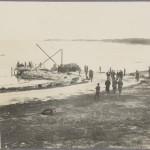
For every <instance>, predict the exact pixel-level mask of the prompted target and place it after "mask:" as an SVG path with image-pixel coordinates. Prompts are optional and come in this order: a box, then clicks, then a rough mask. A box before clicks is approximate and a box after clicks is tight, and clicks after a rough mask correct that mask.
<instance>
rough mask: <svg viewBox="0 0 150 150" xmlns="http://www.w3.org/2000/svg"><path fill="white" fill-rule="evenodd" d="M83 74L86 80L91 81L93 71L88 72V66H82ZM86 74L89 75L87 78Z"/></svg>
mask: <svg viewBox="0 0 150 150" xmlns="http://www.w3.org/2000/svg"><path fill="white" fill-rule="evenodd" d="M84 73H85V77H86V79H87V80H91V82H92V80H93V70H89V67H88V66H86V65H85V66H84ZM88 73H89V76H88Z"/></svg>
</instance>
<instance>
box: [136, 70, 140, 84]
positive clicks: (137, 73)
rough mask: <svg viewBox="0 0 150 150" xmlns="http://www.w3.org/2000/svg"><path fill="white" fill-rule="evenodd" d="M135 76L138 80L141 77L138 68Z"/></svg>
mask: <svg viewBox="0 0 150 150" xmlns="http://www.w3.org/2000/svg"><path fill="white" fill-rule="evenodd" d="M135 78H136V80H137V81H139V78H140V73H139V71H138V70H136V73H135Z"/></svg>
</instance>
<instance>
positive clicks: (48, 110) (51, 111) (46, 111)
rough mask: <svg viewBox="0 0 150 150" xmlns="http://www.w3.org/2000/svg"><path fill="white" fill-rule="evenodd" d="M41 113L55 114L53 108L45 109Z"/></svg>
mask: <svg viewBox="0 0 150 150" xmlns="http://www.w3.org/2000/svg"><path fill="white" fill-rule="evenodd" d="M40 114H42V115H53V110H52V109H50V108H49V109H45V110H43V111H42V112H41V113H40Z"/></svg>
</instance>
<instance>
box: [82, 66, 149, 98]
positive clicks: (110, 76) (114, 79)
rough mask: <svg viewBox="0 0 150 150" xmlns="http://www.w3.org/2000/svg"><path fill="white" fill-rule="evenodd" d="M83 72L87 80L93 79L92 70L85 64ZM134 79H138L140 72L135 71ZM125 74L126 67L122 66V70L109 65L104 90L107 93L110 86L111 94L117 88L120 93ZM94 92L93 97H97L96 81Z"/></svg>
mask: <svg viewBox="0 0 150 150" xmlns="http://www.w3.org/2000/svg"><path fill="white" fill-rule="evenodd" d="M99 72H100V73H101V66H100V67H99ZM148 72H149V78H150V67H149V71H148ZM84 73H85V77H86V79H87V80H91V82H92V80H93V74H94V72H93V70H89V67H88V66H87V65H85V66H84ZM134 75H135V79H136V80H137V81H139V78H140V73H139V71H138V70H136V72H135V74H134ZM125 76H126V69H125V68H124V69H123V70H116V71H115V70H113V69H112V68H111V67H110V69H109V70H108V71H107V72H106V78H107V79H106V81H105V91H106V93H107V94H109V92H110V86H112V89H113V94H115V93H116V91H117V90H118V92H119V94H121V93H122V87H123V78H124V77H125ZM95 90H96V94H95V97H94V99H99V94H100V84H99V83H98V84H97V86H96V88H95Z"/></svg>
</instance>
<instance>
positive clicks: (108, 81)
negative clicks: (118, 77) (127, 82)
mask: <svg viewBox="0 0 150 150" xmlns="http://www.w3.org/2000/svg"><path fill="white" fill-rule="evenodd" d="M110 85H111V83H110V80H109V78H107V80H106V81H105V86H106V92H107V94H108V93H109V87H110Z"/></svg>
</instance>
